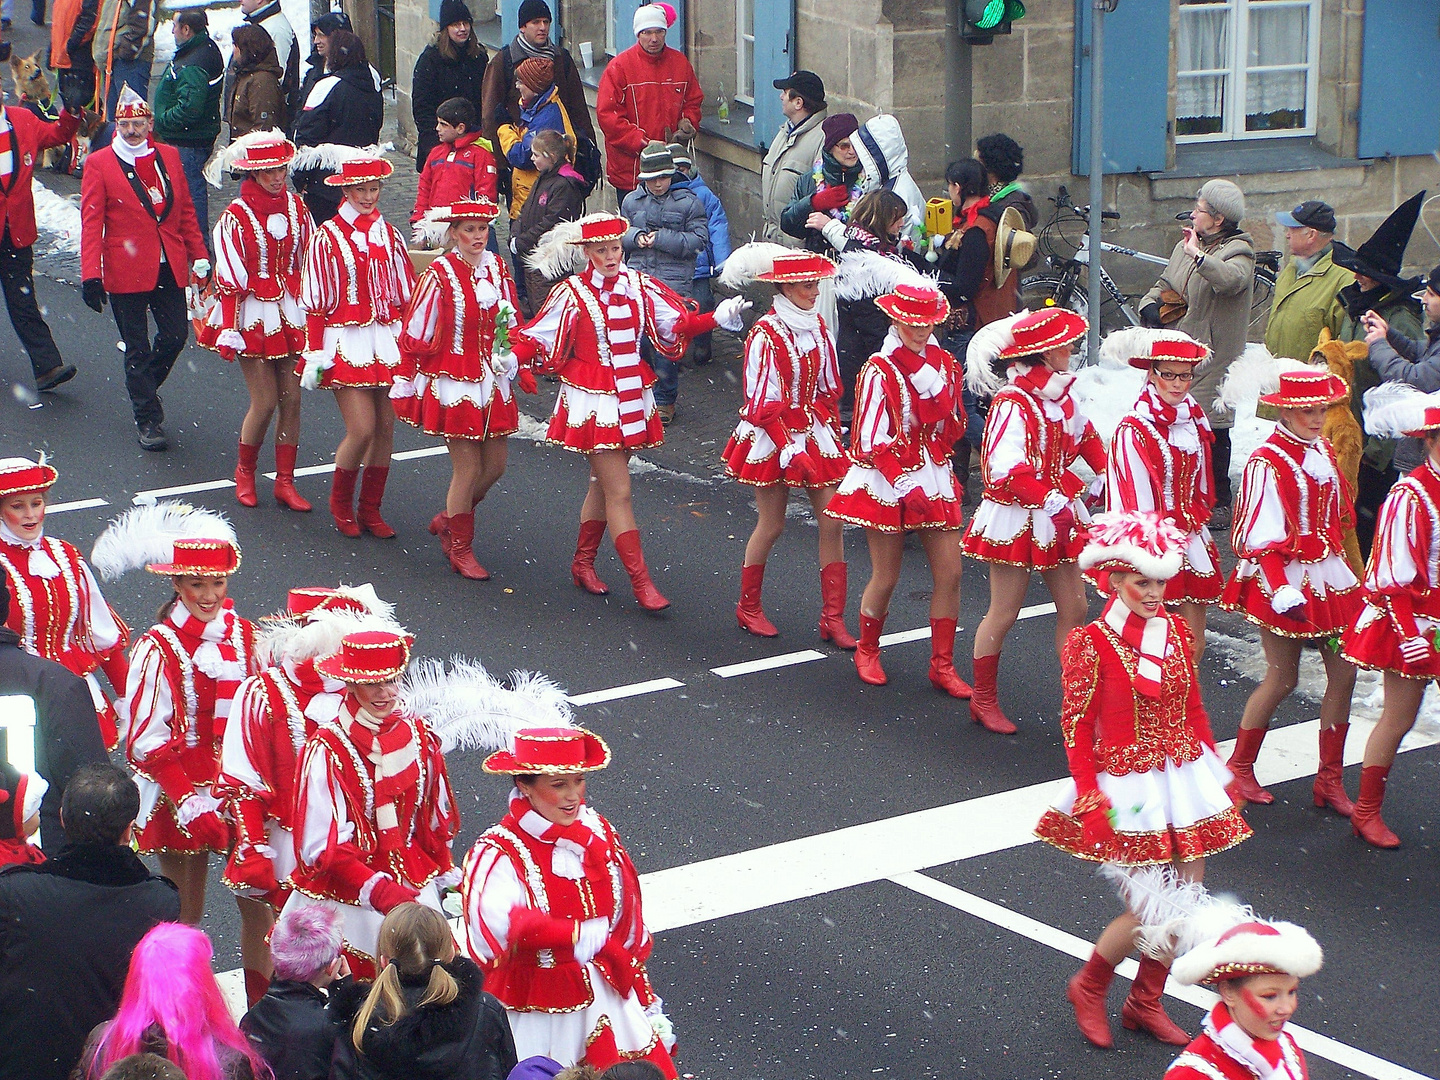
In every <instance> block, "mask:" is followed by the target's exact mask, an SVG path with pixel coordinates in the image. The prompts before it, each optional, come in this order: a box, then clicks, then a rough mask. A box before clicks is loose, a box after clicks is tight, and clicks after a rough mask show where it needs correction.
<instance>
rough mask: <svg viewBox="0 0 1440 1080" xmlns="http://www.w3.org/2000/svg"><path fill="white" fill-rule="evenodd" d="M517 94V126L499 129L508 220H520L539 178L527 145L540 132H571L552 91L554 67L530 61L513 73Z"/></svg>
mask: <svg viewBox="0 0 1440 1080" xmlns="http://www.w3.org/2000/svg"><path fill="white" fill-rule="evenodd" d="M515 82H516V86H517V87H518V88H519V91H520V122H519V123H518V124H501V125H500V133H499V135H500V152H501V153H502V154H503V155H504V157H505V162H506V164H507V165H508V166H509V169H510V220H511V221H512V222H513V221H514V220H515V219H516V218H518V217H519V216H520V208H521V207H522V206H524V205H525V196H527V195H529V194H530V187H531V185H532V184H534V183H535V181H536V179H537V178H538V177H539V174H538V173H537V172H536V171H535V163H534V162H533V161H531V160H530V144H531V142H533V141H534V139H535V136H536V135H538V134H539V133H540V132H542V131H559V132H563V133H564V134H566V135H569V136H571V137H572V138H573V137H574V135H575V129H574V127H572V126H571V123H570V116H569V114H568V113H567V112H566V111H565V106H564V105H562V104H560V99H559V96H558V95H557V94H556V90H555V65H554V64H553V63H552V62H551V61H549V60H542V59H539V58H537V57H532V58H530V59H528V60H525V61H523V62H521V64H520V66H519V67H517V68H516V69H515Z"/></svg>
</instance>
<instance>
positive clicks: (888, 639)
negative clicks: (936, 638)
mask: <svg viewBox="0 0 1440 1080" xmlns="http://www.w3.org/2000/svg"><path fill="white" fill-rule="evenodd" d="M929 637H930V627H928V626H917V627H916V628H915V629H914V630H897V631H895V633H893V634H881V635H880V647H881V648H882V649H883V648H885V646H887V645H903V644H905V642H907V641H926V640H928V639H929Z"/></svg>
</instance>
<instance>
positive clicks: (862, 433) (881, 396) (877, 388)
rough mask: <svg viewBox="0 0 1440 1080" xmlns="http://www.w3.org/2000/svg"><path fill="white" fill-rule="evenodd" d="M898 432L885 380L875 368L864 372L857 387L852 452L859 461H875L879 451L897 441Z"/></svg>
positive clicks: (870, 366) (851, 443)
mask: <svg viewBox="0 0 1440 1080" xmlns="http://www.w3.org/2000/svg"><path fill="white" fill-rule="evenodd" d="M895 436H896V429H895V424H894V419H893V418H892V417H891V415H890V403H889V401H888V400H887V399H886V396H885V377H884V376H883V375H882V374H881V373H880V369H879V368H877V367H876V366H875V365H874V364H866V365H865V366H864V367H862V368H861V369H860V377H859V379H858V380H856V383H855V419H854V423H853V424H852V426H851V428H850V448H851V451H852V452H853V453H854V455H855V457H856V459H857V460H860V461H868V460H870V459H873V458H874V456H875V453H876V451H878V450H883V449H884V448H885V447H887V446H889V445H890V444H891V443H893V442H894V441H895Z"/></svg>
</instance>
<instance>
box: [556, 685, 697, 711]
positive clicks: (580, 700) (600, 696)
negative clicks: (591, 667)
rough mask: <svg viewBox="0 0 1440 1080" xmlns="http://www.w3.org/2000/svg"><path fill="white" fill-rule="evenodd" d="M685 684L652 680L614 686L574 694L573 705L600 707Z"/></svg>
mask: <svg viewBox="0 0 1440 1080" xmlns="http://www.w3.org/2000/svg"><path fill="white" fill-rule="evenodd" d="M684 685H685V684H684V683H683V682H681V681H680V680H679V679H651V680H650V681H649V682H637V683H630V684H629V685H628V686H612V687H610V688H609V689H608V690H593V691H591V692H590V693H588V694H572V695H570V697H569V698H567V699H566V700H568V701H569V702H570V704H571V705H598V704H600V703H601V702H602V701H618V700H619V699H620V698H628V697H639V696H640V695H641V694H653V693H655V692H656V691H657V690H674V689H675V688H676V687H679V686H684Z"/></svg>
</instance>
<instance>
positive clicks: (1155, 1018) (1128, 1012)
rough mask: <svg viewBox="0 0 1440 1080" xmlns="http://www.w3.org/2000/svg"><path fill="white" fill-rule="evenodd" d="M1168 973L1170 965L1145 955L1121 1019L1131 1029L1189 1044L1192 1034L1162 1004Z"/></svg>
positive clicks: (1162, 1040) (1121, 1009)
mask: <svg viewBox="0 0 1440 1080" xmlns="http://www.w3.org/2000/svg"><path fill="white" fill-rule="evenodd" d="M1169 974H1170V969H1169V967H1167V966H1166V965H1164V964H1162V963H1161V962H1160V961H1159V960H1156V959H1155V958H1154V957H1151V956H1144V955H1142V956H1141V957H1140V971H1139V973H1138V974H1137V975H1136V976H1135V982H1134V985H1132V986H1131V987H1130V996H1129V997H1127V998H1126V999H1125V1004H1124V1005H1122V1006H1121V1007H1120V1022H1121V1023H1122V1024H1124V1025H1125V1026H1126V1027H1127V1028H1129V1029H1130V1030H1131V1031H1148V1032H1149V1033H1150V1034H1151V1035H1154V1036H1155V1038H1157V1039H1159V1040H1160V1041H1161V1042H1162V1043H1169V1044H1170V1045H1171V1046H1189V1045H1190V1036H1189V1035H1187V1034H1185V1029H1184V1028H1182V1027H1180V1026H1179V1025H1178V1024H1176V1023H1175V1021H1173V1020H1171V1019H1170V1017H1168V1016H1167V1015H1165V1006H1164V1005H1162V1004H1161V1003H1160V995H1161V994H1163V993H1164V992H1165V977H1166V976H1167V975H1169ZM1077 1008H1078V1006H1077Z"/></svg>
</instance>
